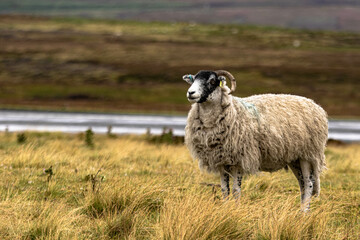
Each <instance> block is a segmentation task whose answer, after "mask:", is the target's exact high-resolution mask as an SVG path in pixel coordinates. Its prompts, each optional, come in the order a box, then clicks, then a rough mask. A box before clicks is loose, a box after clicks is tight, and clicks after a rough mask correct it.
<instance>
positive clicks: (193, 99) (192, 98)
mask: <svg viewBox="0 0 360 240" xmlns="http://www.w3.org/2000/svg"><path fill="white" fill-rule="evenodd" d="M199 99H200V98H199V97H188V100H189V102H191V103H193V102H197V100H199Z"/></svg>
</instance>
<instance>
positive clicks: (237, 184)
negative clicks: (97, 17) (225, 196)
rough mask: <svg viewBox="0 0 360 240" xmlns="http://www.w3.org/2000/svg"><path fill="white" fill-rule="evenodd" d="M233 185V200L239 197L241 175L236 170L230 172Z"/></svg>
mask: <svg viewBox="0 0 360 240" xmlns="http://www.w3.org/2000/svg"><path fill="white" fill-rule="evenodd" d="M232 175H233V180H234V185H233V194H234V197H235V199H239V198H240V195H241V182H242V174H241V173H240V171H239V170H238V169H234V170H233V171H232Z"/></svg>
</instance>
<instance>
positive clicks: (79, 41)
mask: <svg viewBox="0 0 360 240" xmlns="http://www.w3.org/2000/svg"><path fill="white" fill-rule="evenodd" d="M0 46H1V47H0V108H30V109H50V110H76V111H78V110H81V111H83V110H89V111H115V112H156V113H160V112H161V113H182V114H184V113H186V112H187V111H188V109H189V107H190V104H189V103H188V101H187V99H186V94H185V93H186V90H187V88H188V85H187V84H186V83H185V82H184V81H182V79H181V76H182V75H184V74H187V73H196V72H197V71H199V70H200V69H213V70H215V69H226V70H229V71H230V72H232V73H233V74H234V76H235V77H236V79H237V83H238V87H237V90H236V93H235V95H237V96H241V97H244V96H249V95H252V94H261V93H269V92H271V93H290V94H297V95H302V96H306V97H310V98H312V99H314V100H315V101H316V102H318V103H320V104H321V105H322V106H323V107H324V108H325V109H326V110H327V111H328V113H329V114H330V115H331V116H360V101H359V99H360V91H359V89H360V81H359V79H360V68H359V66H360V34H358V33H343V32H325V31H309V30H289V29H280V28H273V27H252V26H241V25H201V24H194V23H154V22H152V23H144V22H133V21H131V22H130V21H128V22H124V21H114V20H86V19H69V18H66V19H64V18H44V17H29V16H0Z"/></svg>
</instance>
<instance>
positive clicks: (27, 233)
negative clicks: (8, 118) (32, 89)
mask: <svg viewBox="0 0 360 240" xmlns="http://www.w3.org/2000/svg"><path fill="white" fill-rule="evenodd" d="M0 134H1V135H0V158H1V163H0V178H1V181H0V238H1V239H359V236H360V205H359V200H360V174H359V173H360V146H359V145H346V146H329V147H328V149H327V151H326V156H327V163H328V171H327V172H326V173H325V174H324V175H323V176H322V179H321V181H322V193H321V196H320V199H317V200H315V201H314V202H313V203H312V206H311V207H312V210H311V212H310V213H309V214H303V213H301V212H300V211H299V209H300V203H299V202H300V200H299V189H298V185H297V181H296V179H295V177H294V176H293V175H292V174H291V173H290V172H285V171H280V172H276V173H272V174H269V173H261V174H258V175H255V176H248V177H246V178H245V180H244V181H243V191H242V197H241V200H240V202H235V201H233V200H230V201H226V202H225V201H223V200H221V199H220V198H221V193H220V191H219V189H218V188H216V187H214V188H212V187H208V186H205V185H203V184H202V183H215V184H217V183H218V182H219V181H218V177H217V176H213V175H209V174H206V173H200V171H199V170H198V167H197V164H196V162H193V161H192V160H191V158H190V156H189V154H188V151H187V150H186V148H185V147H184V146H183V145H181V144H180V145H166V144H160V145H159V144H153V143H150V142H149V141H148V140H147V138H146V137H134V136H128V137H114V136H111V137H109V136H105V135H101V136H99V135H96V136H95V137H94V139H93V143H94V145H93V146H91V144H90V146H89V145H87V144H85V139H86V138H85V136H84V134H80V135H66V134H60V133H59V134H57V133H52V134H49V133H25V135H20V134H17V135H16V134H15V133H0ZM88 140H89V139H88ZM88 142H89V141H88Z"/></svg>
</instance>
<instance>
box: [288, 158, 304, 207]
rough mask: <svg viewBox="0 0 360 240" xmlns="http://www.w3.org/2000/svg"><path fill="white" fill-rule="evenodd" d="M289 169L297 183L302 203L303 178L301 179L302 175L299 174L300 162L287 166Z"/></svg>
mask: <svg viewBox="0 0 360 240" xmlns="http://www.w3.org/2000/svg"><path fill="white" fill-rule="evenodd" d="M289 167H290V169H291V171H292V172H293V173H294V175H295V177H296V179H297V180H298V182H299V187H300V193H301V202H303V200H304V178H303V175H302V172H301V167H300V161H299V160H297V161H295V162H292V163H291V164H289Z"/></svg>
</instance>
